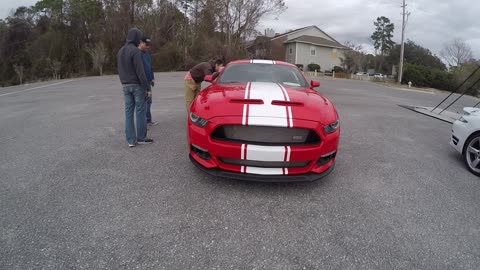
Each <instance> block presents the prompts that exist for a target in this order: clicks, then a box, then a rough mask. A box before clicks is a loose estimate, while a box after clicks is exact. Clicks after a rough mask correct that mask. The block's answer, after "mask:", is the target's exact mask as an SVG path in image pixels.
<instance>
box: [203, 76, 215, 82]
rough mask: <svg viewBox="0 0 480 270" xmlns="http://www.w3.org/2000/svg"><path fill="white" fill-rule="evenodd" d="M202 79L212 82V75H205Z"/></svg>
mask: <svg viewBox="0 0 480 270" xmlns="http://www.w3.org/2000/svg"><path fill="white" fill-rule="evenodd" d="M203 80H204V81H206V82H209V83H211V82H213V75H206V76H205V78H203Z"/></svg>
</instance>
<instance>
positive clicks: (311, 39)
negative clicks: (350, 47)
mask: <svg viewBox="0 0 480 270" xmlns="http://www.w3.org/2000/svg"><path fill="white" fill-rule="evenodd" d="M294 42H300V43H308V44H313V45H318V46H324V47H334V48H340V49H344V48H346V47H345V46H343V45H342V44H340V43H339V42H337V41H331V40H328V39H326V38H322V37H315V36H306V35H304V36H300V37H297V38H294V39H290V40H287V41H285V42H284V43H294Z"/></svg>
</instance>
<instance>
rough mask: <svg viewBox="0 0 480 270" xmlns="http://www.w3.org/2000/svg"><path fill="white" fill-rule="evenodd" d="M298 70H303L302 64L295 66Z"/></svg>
mask: <svg viewBox="0 0 480 270" xmlns="http://www.w3.org/2000/svg"><path fill="white" fill-rule="evenodd" d="M295 65H296V66H297V67H298V68H299V69H300V70H303V64H295Z"/></svg>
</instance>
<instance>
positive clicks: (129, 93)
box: [123, 85, 147, 144]
mask: <svg viewBox="0 0 480 270" xmlns="http://www.w3.org/2000/svg"><path fill="white" fill-rule="evenodd" d="M123 94H124V99H125V136H126V139H127V142H128V143H130V144H134V143H136V142H138V141H145V139H146V138H147V118H146V116H145V107H146V106H145V95H146V91H145V89H143V88H142V87H141V86H140V85H133V86H124V87H123ZM134 111H135V114H136V115H135V116H136V117H135V120H136V122H137V123H136V124H137V132H136V134H135V123H134V121H133V114H134Z"/></svg>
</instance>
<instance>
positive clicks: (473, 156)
mask: <svg viewBox="0 0 480 270" xmlns="http://www.w3.org/2000/svg"><path fill="white" fill-rule="evenodd" d="M463 159H464V161H465V165H467V168H468V169H469V170H470V171H471V172H472V173H473V174H475V175H476V176H480V132H477V133H474V134H473V135H472V136H470V138H468V140H467V141H466V142H465V147H464V150H463Z"/></svg>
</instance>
